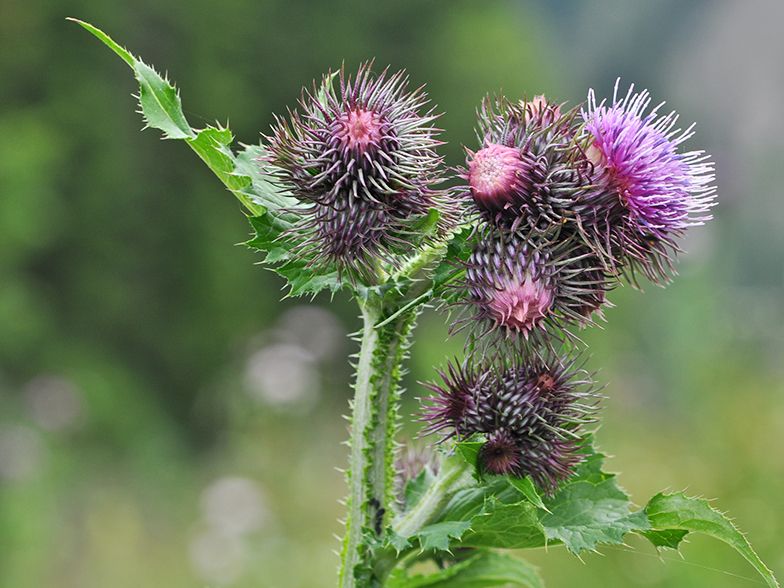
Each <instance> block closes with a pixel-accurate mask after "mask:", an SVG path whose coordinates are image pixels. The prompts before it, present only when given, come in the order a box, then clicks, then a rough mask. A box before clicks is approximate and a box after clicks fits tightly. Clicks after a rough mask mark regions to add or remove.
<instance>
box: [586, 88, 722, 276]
mask: <svg viewBox="0 0 784 588" xmlns="http://www.w3.org/2000/svg"><path fill="white" fill-rule="evenodd" d="M618 84H619V82H616V85H615V91H614V93H613V100H612V104H610V105H607V104H605V102H601V103H599V104H597V103H596V97H595V94H594V92H593V90H590V91H589V93H588V103H587V106H586V109H585V110H584V111H583V112H582V117H583V119H584V120H585V127H584V131H583V133H584V136H585V137H586V138H588V140H589V141H590V143H589V147H588V149H587V150H586V155H587V157H588V158H589V160H590V161H591V162H592V163H593V164H594V166H595V175H596V178H597V183H598V184H599V186H600V188H601V190H600V191H599V192H598V193H597V194H595V195H594V205H595V207H594V210H595V211H597V213H596V214H597V216H598V217H599V218H600V219H601V220H600V222H599V223H598V224H597V226H598V227H599V228H600V230H602V231H603V232H604V234H603V235H602V236H601V237H600V240H603V241H605V242H609V244H610V248H611V249H612V253H613V255H614V256H615V257H616V258H619V259H620V261H621V263H622V264H626V263H628V264H630V265H631V266H632V268H634V267H640V268H641V269H642V270H643V271H644V272H645V273H646V274H647V275H648V276H649V277H651V278H652V279H654V280H656V279H657V278H659V277H661V278H663V279H667V276H666V275H665V271H664V267H665V266H669V257H668V253H667V250H668V249H669V250H673V251H677V247H676V245H675V242H674V238H675V237H677V236H680V235H682V234H683V232H684V231H685V230H686V229H687V228H688V227H690V226H694V225H700V224H702V223H703V222H704V221H705V220H708V219H709V218H710V216H709V215H707V214H706V213H707V211H708V209H709V208H710V207H711V206H712V205H713V199H714V197H715V188H714V187H712V186H710V183H711V182H712V181H713V174H712V171H713V168H712V165H711V164H710V163H709V162H708V161H707V156H706V155H704V154H703V152H701V151H691V152H687V153H682V152H679V147H680V145H681V144H682V143H683V142H684V141H686V140H687V139H688V138H689V137H691V136H692V135H693V131H692V129H693V125H692V126H691V127H689V128H688V129H686V130H685V131H682V130H680V129H674V127H675V124H676V122H677V120H678V117H677V115H676V114H675V113H674V112H671V113H670V114H668V115H665V116H660V115H659V113H658V111H659V109H660V108H661V106H662V105H663V103H662V104H660V105H659V106H657V107H656V108H654V109H652V110H651V111H650V112H649V113H648V114H645V111H646V110H647V108H648V106H649V104H650V96H649V94H648V92H647V91H646V90H643V91H642V92H640V93H634V86H631V87H630V88H629V91H628V92H627V94H626V96H625V97H624V98H622V99H619V97H618ZM602 221H603V222H602Z"/></svg>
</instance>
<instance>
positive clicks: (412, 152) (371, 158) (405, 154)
mask: <svg viewBox="0 0 784 588" xmlns="http://www.w3.org/2000/svg"><path fill="white" fill-rule="evenodd" d="M370 67H371V64H364V65H362V66H361V67H360V68H359V71H358V72H357V74H356V77H355V78H353V79H352V77H351V76H347V75H346V74H345V71H344V70H343V69H341V70H340V72H339V75H338V76H337V79H336V80H335V78H336V76H335V75H332V74H330V75H327V76H325V77H324V79H323V80H322V82H321V85H320V87H315V85H314V89H313V93H312V94H311V93H308V92H303V97H302V99H301V100H300V106H301V108H302V114H299V113H297V112H294V113H292V114H291V121H290V123H288V122H286V121H285V120H282V119H278V124H277V125H276V126H275V127H274V128H273V135H272V137H269V142H270V145H269V150H268V153H267V155H266V156H265V157H263V158H262V160H263V161H264V162H266V163H269V164H272V171H273V173H275V175H276V176H277V177H278V179H279V181H280V183H281V184H282V185H283V186H284V187H285V188H287V189H289V190H290V191H291V193H292V195H293V196H294V197H296V198H297V199H298V200H299V201H300V203H301V204H302V205H303V206H302V207H300V208H298V209H297V210H295V211H292V212H295V213H297V214H298V215H299V216H300V217H301V221H300V222H299V223H298V224H297V225H296V227H295V228H294V229H293V230H292V231H290V232H289V233H288V236H289V237H291V238H292V239H294V240H295V241H298V245H297V248H296V250H295V253H297V254H298V255H299V256H301V257H302V258H304V259H310V265H311V266H313V267H315V268H317V269H320V268H322V267H324V266H327V265H330V264H334V265H335V266H336V267H337V269H338V271H346V272H347V273H349V274H350V275H351V276H352V277H353V276H357V275H359V276H363V277H364V278H367V279H368V280H369V281H373V276H374V273H375V268H376V265H377V264H378V262H379V261H380V262H382V263H383V262H386V263H389V264H392V265H394V264H396V263H399V261H398V259H399V256H400V254H407V253H410V252H411V251H412V250H413V248H414V245H412V242H413V241H415V240H416V239H419V240H421V237H422V236H421V235H419V234H417V233H416V231H414V230H412V228H411V225H412V223H413V221H416V220H417V217H421V216H423V215H425V214H427V213H428V211H429V210H430V209H431V208H434V207H438V208H439V209H440V210H441V215H440V216H439V227H437V230H443V229H444V228H445V226H446V225H447V224H448V223H450V222H451V221H450V218H451V217H450V205H449V204H448V203H446V202H445V198H444V195H443V193H442V192H439V191H437V190H435V189H434V188H433V186H434V185H435V184H437V183H438V182H439V181H440V171H439V167H440V165H441V158H440V157H439V156H438V155H437V154H436V152H435V147H436V146H438V145H439V144H440V142H439V141H438V140H437V139H436V138H435V136H436V134H437V132H438V131H437V129H434V128H433V127H432V125H431V123H432V121H433V120H434V119H435V116H434V115H432V114H431V113H429V112H428V113H427V114H424V115H421V114H419V112H418V110H419V109H421V108H422V107H424V106H425V104H426V103H427V98H426V96H425V94H424V93H423V92H422V91H421V89H420V90H415V91H414V92H411V93H407V92H406V83H407V79H406V78H405V76H404V75H403V73H402V72H398V73H396V74H393V75H391V76H387V72H386V71H384V72H382V73H381V74H380V75H378V76H373V75H372V74H371V72H370ZM334 81H337V82H338V88H337V89H336V88H335V87H334V84H333V82H334Z"/></svg>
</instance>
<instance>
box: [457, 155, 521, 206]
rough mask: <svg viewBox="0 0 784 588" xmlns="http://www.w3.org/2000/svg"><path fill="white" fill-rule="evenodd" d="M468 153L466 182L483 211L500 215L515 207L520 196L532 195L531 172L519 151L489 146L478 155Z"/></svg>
mask: <svg viewBox="0 0 784 588" xmlns="http://www.w3.org/2000/svg"><path fill="white" fill-rule="evenodd" d="M468 153H469V157H470V160H469V161H468V174H467V175H466V179H467V180H468V186H469V188H470V189H471V196H473V199H474V202H476V205H477V206H478V207H479V208H480V210H483V211H486V212H489V213H497V212H501V211H503V210H504V209H505V208H508V207H509V206H512V205H513V204H514V202H515V200H516V198H518V195H519V194H520V193H521V192H524V191H530V189H531V185H532V180H531V178H530V168H529V166H526V165H525V163H524V162H523V158H522V156H521V154H520V150H519V149H517V148H515V147H506V146H504V145H496V144H495V143H487V144H486V146H485V147H484V148H483V149H480V150H479V151H477V152H476V153H471V152H470V151H469V152H468Z"/></svg>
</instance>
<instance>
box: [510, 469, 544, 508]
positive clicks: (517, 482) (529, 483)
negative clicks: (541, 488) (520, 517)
mask: <svg viewBox="0 0 784 588" xmlns="http://www.w3.org/2000/svg"><path fill="white" fill-rule="evenodd" d="M509 483H510V484H512V486H514V487H515V488H517V489H518V490H519V491H520V492H522V493H523V496H525V497H526V498H527V499H528V500H529V501H530V502H531V503H532V504H533V505H534V506H536V507H537V508H541V509H542V510H546V511H547V512H550V511H549V509H548V508H547V507H546V506H545V505H544V502H542V498H541V497H540V496H539V493H538V492H537V491H536V487H535V486H534V483H533V480H531V476H526V477H525V478H516V477H514V476H509Z"/></svg>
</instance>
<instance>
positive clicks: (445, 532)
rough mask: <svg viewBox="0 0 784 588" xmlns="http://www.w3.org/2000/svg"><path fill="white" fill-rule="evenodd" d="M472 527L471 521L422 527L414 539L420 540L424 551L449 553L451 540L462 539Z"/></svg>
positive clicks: (448, 522) (446, 522) (449, 522)
mask: <svg viewBox="0 0 784 588" xmlns="http://www.w3.org/2000/svg"><path fill="white" fill-rule="evenodd" d="M470 527H471V523H470V521H445V522H442V523H436V524H434V525H427V526H425V527H422V529H420V530H419V531H418V532H417V533H415V534H414V537H417V538H418V539H419V545H420V548H421V549H422V551H427V550H428V549H439V550H441V551H449V543H450V539H460V537H462V536H463V533H465V532H466V531H467V530H468V529H469V528H470Z"/></svg>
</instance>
